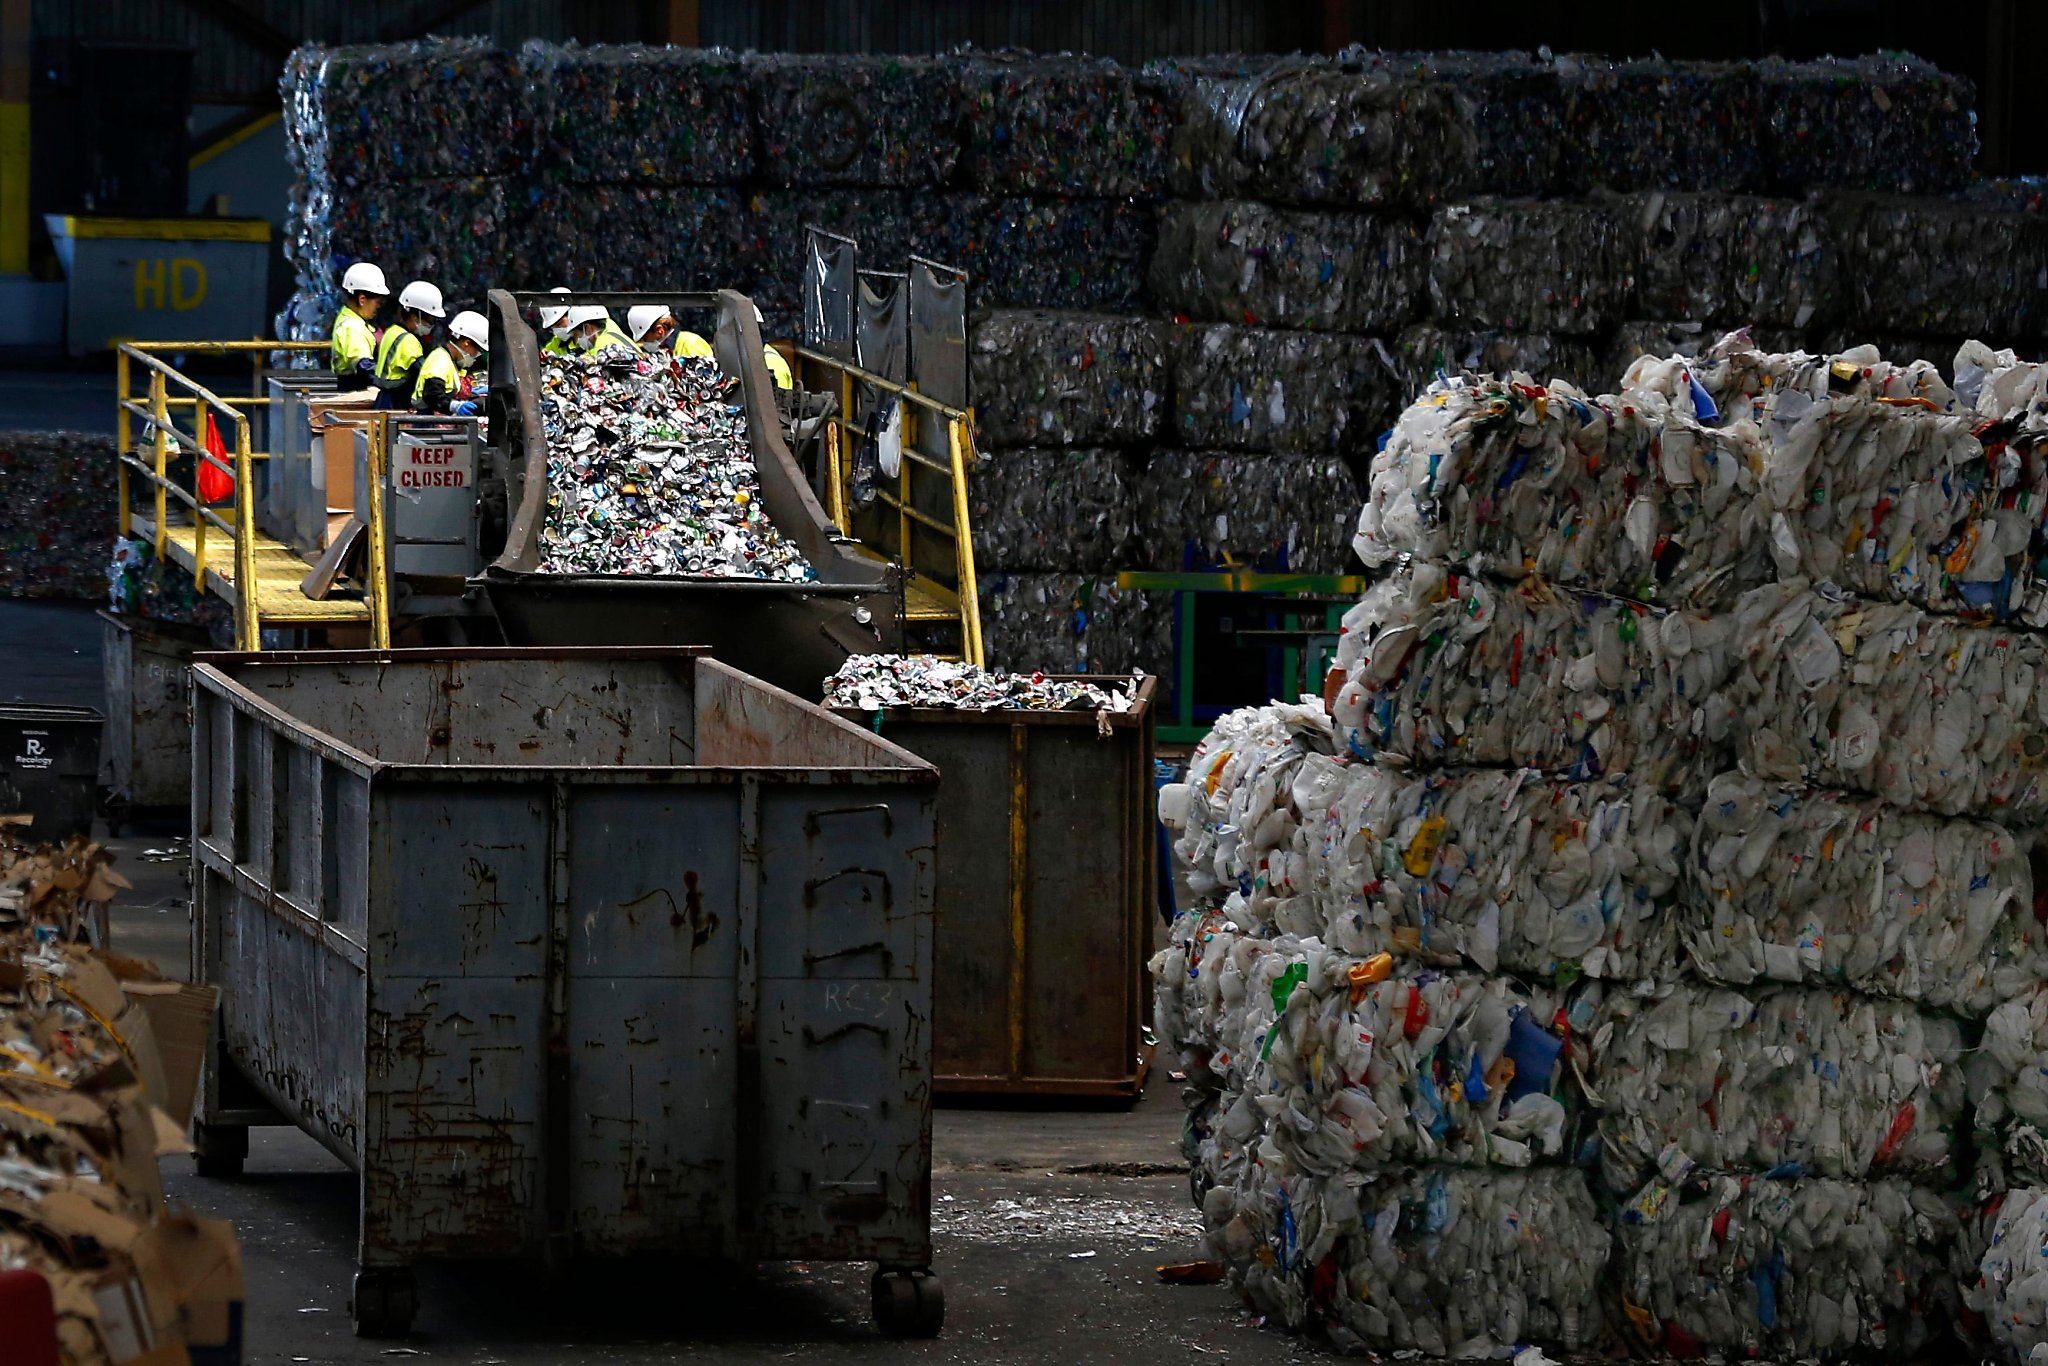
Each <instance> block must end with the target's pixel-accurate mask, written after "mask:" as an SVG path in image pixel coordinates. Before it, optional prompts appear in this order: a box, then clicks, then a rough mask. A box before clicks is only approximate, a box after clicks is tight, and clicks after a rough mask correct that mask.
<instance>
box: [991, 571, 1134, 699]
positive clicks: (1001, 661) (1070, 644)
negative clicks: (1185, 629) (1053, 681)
mask: <svg viewBox="0 0 2048 1366" xmlns="http://www.w3.org/2000/svg"><path fill="white" fill-rule="evenodd" d="M981 638H982V646H983V651H984V653H985V654H986V655H987V656H988V659H987V663H988V666H989V667H990V668H1002V669H1009V670H1010V671H1012V672H1014V673H1029V672H1031V671H1033V670H1043V671H1044V672H1046V673H1107V674H1128V673H1131V672H1133V671H1135V670H1138V669H1143V670H1144V671H1145V672H1146V673H1150V674H1158V673H1161V672H1163V671H1165V670H1166V669H1168V668H1169V667H1171V665H1172V661H1173V610H1172V595H1171V594H1166V593H1153V592H1146V591H1144V590H1140V589H1129V588H1119V587H1117V585H1116V579H1115V578H1114V577H1112V576H1106V575H1105V576H1095V575H1086V574H989V575H984V576H982V578H981Z"/></svg>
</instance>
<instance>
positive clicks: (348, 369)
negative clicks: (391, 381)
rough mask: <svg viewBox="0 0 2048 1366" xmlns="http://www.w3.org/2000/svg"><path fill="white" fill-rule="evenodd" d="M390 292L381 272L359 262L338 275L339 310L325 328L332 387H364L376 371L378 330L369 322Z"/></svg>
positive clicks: (374, 267)
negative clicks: (333, 382)
mask: <svg viewBox="0 0 2048 1366" xmlns="http://www.w3.org/2000/svg"><path fill="white" fill-rule="evenodd" d="M390 295H391V286H389V285H387V284H385V283H384V272H383V271H381V270H379V269H377V267H376V266H374V265H372V264H370V263H369V262H368V261H358V262H356V263H355V264H354V265H352V266H350V267H349V268H348V269H347V270H346V271H344V272H342V276H341V310H340V311H339V312H338V313H336V314H335V315H334V326H333V327H331V328H329V329H328V335H329V337H330V338H331V340H330V341H329V342H328V352H329V357H328V367H329V368H330V369H332V370H333V371H334V380H335V387H337V388H340V389H367V388H369V387H370V383H371V381H372V380H373V379H374V378H375V376H376V373H377V331H376V329H375V328H374V327H373V326H372V325H371V324H373V323H374V322H375V321H376V319H377V310H379V309H380V308H382V307H383V306H384V300H385V299H387V298H389V297H390Z"/></svg>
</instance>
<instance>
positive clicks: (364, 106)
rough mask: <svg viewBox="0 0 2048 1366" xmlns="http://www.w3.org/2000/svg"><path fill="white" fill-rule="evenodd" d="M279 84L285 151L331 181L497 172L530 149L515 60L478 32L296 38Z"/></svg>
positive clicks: (522, 161)
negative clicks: (311, 41) (367, 39)
mask: <svg viewBox="0 0 2048 1366" xmlns="http://www.w3.org/2000/svg"><path fill="white" fill-rule="evenodd" d="M282 90H283V94H284V97H285V107H284V119H285V137H286V142H287V144H288V145H290V144H297V149H296V151H295V152H293V153H292V154H291V155H293V156H294V157H295V158H296V160H297V163H298V164H300V165H303V166H304V167H305V169H306V172H307V174H309V175H314V176H324V177H326V178H327V179H329V180H330V182H331V183H332V184H334V185H337V186H342V185H361V184H366V183H369V182H372V181H379V180H399V179H406V180H415V179H420V178H423V177H428V176H476V175H498V174H504V173H506V172H510V171H515V170H519V169H521V168H522V167H524V166H525V165H526V163H527V161H528V159H529V158H530V156H531V155H532V150H533V147H532V143H533V138H532V128H531V127H530V125H529V123H528V117H529V115H528V108H527V104H526V100H525V98H524V96H523V95H522V93H521V81H520V76H519V71H518V63H517V60H516V59H515V58H514V56H513V54H512V53H509V52H506V51H503V50H502V49H499V48H494V47H492V46H491V45H490V44H489V43H488V42H486V41H485V40H483V39H481V38H428V39H424V40H422V41H419V42H414V43H391V44H377V45H370V46H357V47H332V48H317V47H316V48H311V49H306V48H301V49H299V50H298V51H297V52H296V53H294V54H293V57H292V59H291V61H290V62H289V63H288V65H287V67H286V70H285V73H284V79H283V81H282Z"/></svg>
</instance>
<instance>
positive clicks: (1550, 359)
mask: <svg viewBox="0 0 2048 1366" xmlns="http://www.w3.org/2000/svg"><path fill="white" fill-rule="evenodd" d="M1644 349H1649V348H1644ZM1394 351H1395V355H1396V356H1397V357H1398V358H1399V360H1400V362H1401V373H1402V377H1403V378H1404V380H1405V381H1406V388H1407V389H1408V390H1409V391H1410V392H1413V391H1415V390H1419V389H1424V388H1427V387H1428V386H1429V384H1430V382H1431V381H1432V380H1435V379H1436V378H1438V377H1439V376H1444V377H1448V376H1449V375H1451V374H1454V373H1456V372H1458V371H1461V370H1463V371H1470V372H1471V373H1473V374H1479V375H1491V376H1494V377H1495V378H1497V379H1498V378H1506V377H1507V376H1509V375H1513V374H1517V373H1520V374H1525V375H1528V376H1529V377H1530V378H1531V379H1533V380H1534V381H1535V382H1536V383H1538V384H1548V383H1550V382H1551V381H1552V380H1563V381H1564V382H1565V383H1567V384H1571V385H1573V386H1575V387H1577V388H1580V389H1585V390H1588V391H1589V392H1590V391H1591V389H1592V388H1594V387H1595V385H1596V382H1597V381H1596V377H1597V376H1599V375H1602V374H1618V373H1620V371H1619V370H1616V369H1614V368H1613V367H1611V366H1610V367H1607V368H1602V366H1601V365H1600V358H1599V353H1598V350H1597V348H1596V347H1595V346H1594V345H1593V343H1592V342H1590V341H1589V340H1587V339H1586V338H1583V337H1560V336H1556V335H1554V334H1552V333H1548V332H1532V333H1514V332H1494V331H1477V332H1453V331H1450V330H1447V329H1445V328H1442V327H1438V326H1436V325H1435V324H1433V323H1417V324H1416V325H1415V326H1413V327H1410V328H1407V329H1405V330H1403V331H1402V333H1401V335H1400V337H1399V338H1398V339H1397V340H1396V341H1395V343H1394ZM1636 354H1640V352H1632V353H1631V359H1633V357H1634V355H1636ZM1657 354H1659V355H1669V354H1670V350H1668V349H1665V350H1659V351H1658V352H1657Z"/></svg>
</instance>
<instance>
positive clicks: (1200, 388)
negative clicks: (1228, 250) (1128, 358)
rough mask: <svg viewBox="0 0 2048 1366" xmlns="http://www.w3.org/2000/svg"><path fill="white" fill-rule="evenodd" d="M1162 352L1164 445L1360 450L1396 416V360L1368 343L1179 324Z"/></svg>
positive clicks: (1346, 338)
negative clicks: (1167, 399)
mask: <svg viewBox="0 0 2048 1366" xmlns="http://www.w3.org/2000/svg"><path fill="white" fill-rule="evenodd" d="M1172 346H1173V370H1174V383H1173V391H1174V405H1173V407H1174V411H1173V429H1172V439H1173V440H1174V441H1175V442H1176V443H1178V444H1180V445H1183V446H1186V447H1189V448H1191V449H1195V450H1239V451H1306V452H1317V451H1321V452H1330V453H1346V452H1356V453H1361V454H1362V453H1363V452H1365V451H1369V450H1370V449H1371V448H1372V443H1373V441H1374V440H1375V439H1376V438H1377V437H1378V435H1379V434H1380V433H1381V432H1382V431H1384V430H1385V429H1386V428H1387V427H1388V426H1389V425H1390V424H1391V423H1392V422H1393V420H1394V417H1395V415H1396V414H1397V413H1398V412H1399V405H1400V398H1399V396H1398V395H1399V393H1400V387H1399V386H1400V383H1401V376H1400V365H1399V361H1398V358H1397V357H1395V356H1394V354H1393V353H1392V352H1391V351H1389V350H1387V348H1386V346H1385V345H1384V344H1383V343H1382V342H1380V341H1379V340H1378V339H1377V338H1374V337H1354V336H1348V335H1341V334H1336V333H1327V332H1282V331H1275V330H1271V329H1267V328H1258V327H1228V326H1215V327H1182V328H1178V329H1176V330H1175V331H1174V333H1173V336H1172Z"/></svg>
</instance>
